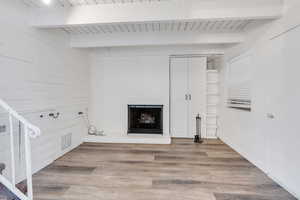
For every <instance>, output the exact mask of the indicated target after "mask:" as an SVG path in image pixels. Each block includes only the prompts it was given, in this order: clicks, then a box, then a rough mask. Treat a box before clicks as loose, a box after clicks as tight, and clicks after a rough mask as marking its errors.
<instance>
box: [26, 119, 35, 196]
mask: <svg viewBox="0 0 300 200" xmlns="http://www.w3.org/2000/svg"><path fill="white" fill-rule="evenodd" d="M24 128H25V160H26V176H27V191H28V194H27V195H28V198H29V199H30V200H32V199H33V192H32V171H31V146H30V136H29V129H28V126H27V125H26V124H25V127H24Z"/></svg>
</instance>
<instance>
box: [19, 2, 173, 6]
mask: <svg viewBox="0 0 300 200" xmlns="http://www.w3.org/2000/svg"><path fill="white" fill-rule="evenodd" d="M22 1H23V2H24V3H25V4H26V5H27V6H30V7H45V4H44V3H43V2H42V0H22ZM160 1H170V0H52V2H51V4H52V6H56V7H70V6H85V5H97V4H118V3H120V4H122V3H151V2H160Z"/></svg>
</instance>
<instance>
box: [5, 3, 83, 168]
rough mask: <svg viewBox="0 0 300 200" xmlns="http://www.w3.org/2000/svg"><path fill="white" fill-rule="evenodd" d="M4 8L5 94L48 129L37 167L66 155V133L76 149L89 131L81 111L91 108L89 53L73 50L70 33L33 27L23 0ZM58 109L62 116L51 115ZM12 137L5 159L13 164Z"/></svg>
mask: <svg viewBox="0 0 300 200" xmlns="http://www.w3.org/2000/svg"><path fill="white" fill-rule="evenodd" d="M0 13H1V17H0V27H1V31H0V74H1V77H0V98H2V99H4V100H5V101H6V102H8V103H9V104H10V105H11V106H12V107H13V108H14V109H16V110H17V111H19V112H20V113H21V114H22V115H24V116H25V118H27V119H29V120H30V121H31V122H32V123H34V124H36V125H38V126H39V127H40V128H41V129H42V136H41V137H39V138H38V139H36V140H33V141H32V151H33V155H32V158H33V168H34V170H35V171H36V170H38V169H41V168H42V167H44V166H46V165H47V164H49V163H50V162H52V161H53V160H54V159H56V158H58V157H59V156H61V155H62V153H63V152H62V151H61V143H60V138H61V136H62V135H64V134H66V133H73V136H74V137H73V145H72V147H71V148H73V147H75V146H77V145H78V144H80V143H81V142H82V138H83V134H84V133H85V131H86V130H85V127H84V124H83V122H82V119H81V118H78V115H77V113H78V111H82V110H84V109H85V108H86V107H87V101H88V100H87V99H88V54H87V53H85V52H83V51H80V50H74V49H70V48H69V41H68V39H67V38H68V37H67V35H65V33H62V32H47V31H39V30H35V29H33V28H30V27H29V26H28V25H27V22H28V21H27V20H28V18H27V13H28V10H27V8H26V7H24V6H23V5H22V4H21V3H20V1H17V0H9V1H1V6H0ZM54 111H55V112H60V113H61V117H60V118H58V119H56V120H54V119H51V118H49V117H47V115H48V114H49V112H54ZM0 114H1V118H0V125H2V124H6V125H8V124H7V115H5V114H3V111H0ZM40 114H44V115H45V116H46V117H44V118H42V119H41V118H39V115H40ZM15 125H16V126H15V133H16V136H17V135H18V134H17V132H18V126H17V124H15ZM7 129H8V128H7ZM8 141H9V137H8V133H0V162H3V161H4V162H5V163H6V164H7V165H9V164H8V160H7V159H8V158H7V156H8V151H7V150H9V146H8V144H9V143H8ZM15 144H16V145H17V144H18V138H16V141H15ZM71 148H68V149H67V150H66V151H68V150H70V149H71ZM22 151H23V150H22ZM16 153H17V152H16ZM16 157H18V155H16ZM6 172H9V169H8V170H7V171H6Z"/></svg>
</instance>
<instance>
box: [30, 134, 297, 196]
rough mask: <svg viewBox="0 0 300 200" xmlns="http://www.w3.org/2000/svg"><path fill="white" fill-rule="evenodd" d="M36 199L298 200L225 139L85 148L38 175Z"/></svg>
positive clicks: (90, 145) (35, 178) (174, 140)
mask: <svg viewBox="0 0 300 200" xmlns="http://www.w3.org/2000/svg"><path fill="white" fill-rule="evenodd" d="M33 183H34V195H35V199H36V200H195V199H197V200H198V199H199V200H292V199H293V200H294V199H295V198H294V197H293V196H291V195H290V194H289V193H288V192H286V191H285V190H284V189H282V188H281V187H280V186H279V185H277V184H276V183H275V182H273V181H272V180H270V179H269V178H268V177H267V176H266V175H265V174H264V173H263V172H262V171H260V170H259V169H258V168H256V167H255V166H254V165H252V164H251V163H249V162H248V161H247V160H246V159H244V158H243V157H241V156H240V155H239V154H238V153H236V152H235V151H233V150H232V149H231V148H229V147H228V146H227V145H225V144H223V143H222V142H221V141H219V140H208V141H206V142H205V144H201V145H200V144H194V143H193V141H192V140H188V139H173V141H172V145H142V144H140V145H138V144H95V143H84V144H82V145H81V146H79V147H78V148H76V149H74V150H73V151H72V152H70V153H68V154H66V155H64V156H63V157H61V158H60V159H58V160H56V161H55V162H54V163H53V164H51V165H50V166H48V167H47V168H45V169H43V170H42V171H40V172H39V173H37V174H36V175H35V176H34V179H33Z"/></svg>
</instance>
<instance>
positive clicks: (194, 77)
mask: <svg viewBox="0 0 300 200" xmlns="http://www.w3.org/2000/svg"><path fill="white" fill-rule="evenodd" d="M206 68H207V59H206V58H205V57H193V58H190V59H189V86H188V87H189V94H190V95H191V97H190V101H189V113H190V114H189V117H190V118H189V119H188V121H189V134H190V135H189V136H191V137H193V136H194V135H195V133H196V116H197V115H198V114H199V115H200V117H201V120H202V123H201V127H202V128H201V134H202V137H205V136H206V126H205V125H206V94H207V87H206V82H207V81H206V79H207V76H206Z"/></svg>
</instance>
